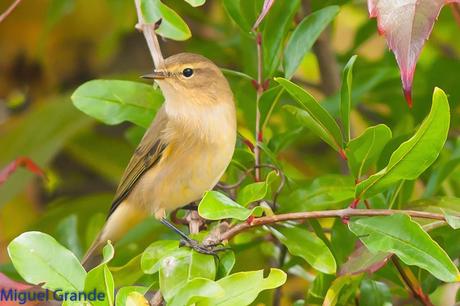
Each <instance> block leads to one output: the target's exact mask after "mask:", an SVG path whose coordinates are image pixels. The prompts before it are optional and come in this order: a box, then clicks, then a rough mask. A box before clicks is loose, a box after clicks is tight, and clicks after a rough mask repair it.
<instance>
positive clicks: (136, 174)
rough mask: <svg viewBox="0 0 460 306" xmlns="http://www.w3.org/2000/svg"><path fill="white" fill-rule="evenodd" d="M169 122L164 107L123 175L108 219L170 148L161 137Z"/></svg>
mask: <svg viewBox="0 0 460 306" xmlns="http://www.w3.org/2000/svg"><path fill="white" fill-rule="evenodd" d="M167 122H168V119H167V116H166V112H165V110H164V107H162V108H160V110H159V111H158V113H157V115H156V117H155V120H154V121H153V123H152V124H151V125H150V127H149V129H148V130H147V131H146V132H145V135H144V137H142V140H141V142H140V144H139V145H138V147H137V149H136V151H135V152H134V154H133V157H131V160H130V161H129V164H128V167H126V169H125V172H124V173H123V176H122V178H121V181H120V184H119V185H118V188H117V192H116V194H115V198H114V200H113V202H112V207H111V208H110V211H109V214H108V216H107V218H108V217H110V215H111V214H112V213H113V212H114V211H115V210H116V209H117V207H118V206H119V205H120V204H121V203H122V202H123V200H125V199H126V197H127V196H128V195H129V193H130V192H131V191H132V190H133V188H134V186H135V185H136V183H137V182H138V181H139V179H140V178H141V177H142V175H144V173H145V172H146V171H147V170H148V169H150V168H152V167H154V166H155V165H156V164H157V163H158V162H159V161H160V159H161V157H162V154H163V152H164V150H165V148H166V147H167V146H168V144H167V143H166V141H165V140H164V139H163V138H162V137H161V136H162V132H163V130H164V129H165V127H166V124H167Z"/></svg>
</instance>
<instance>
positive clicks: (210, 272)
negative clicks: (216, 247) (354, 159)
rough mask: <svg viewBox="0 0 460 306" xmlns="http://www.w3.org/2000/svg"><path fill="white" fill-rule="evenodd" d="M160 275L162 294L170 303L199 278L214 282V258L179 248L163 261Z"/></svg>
mask: <svg viewBox="0 0 460 306" xmlns="http://www.w3.org/2000/svg"><path fill="white" fill-rule="evenodd" d="M159 275H160V291H161V294H162V295H163V297H164V299H165V300H166V301H167V302H170V301H171V300H172V299H173V298H174V296H176V295H177V293H178V292H179V291H180V289H181V288H182V287H183V286H184V285H185V284H186V283H187V282H188V281H190V280H192V279H194V278H197V277H198V278H207V279H211V280H214V278H215V276H216V266H215V262H214V257H213V256H211V255H205V254H200V253H197V252H195V251H193V250H190V249H184V248H179V249H176V250H174V251H173V252H171V253H170V254H169V255H168V256H166V257H164V258H163V259H161V263H160V274H159Z"/></svg>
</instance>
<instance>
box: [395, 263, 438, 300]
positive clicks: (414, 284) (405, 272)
mask: <svg viewBox="0 0 460 306" xmlns="http://www.w3.org/2000/svg"><path fill="white" fill-rule="evenodd" d="M391 261H392V262H393V264H394V265H395V267H396V269H397V270H398V272H399V274H400V275H401V278H402V280H403V281H404V283H405V284H406V285H407V287H408V288H409V290H410V291H411V292H412V294H413V296H414V297H415V298H416V299H417V300H419V301H420V302H421V303H422V304H423V305H425V306H433V303H431V300H430V297H429V296H428V295H426V294H425V292H423V289H422V287H421V286H420V284H419V283H418V280H417V278H416V277H415V275H414V274H413V273H412V271H410V270H409V269H404V267H403V266H401V263H400V262H399V260H398V259H397V258H396V256H392V257H391Z"/></svg>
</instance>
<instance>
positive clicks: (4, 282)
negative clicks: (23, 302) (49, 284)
mask: <svg viewBox="0 0 460 306" xmlns="http://www.w3.org/2000/svg"><path fill="white" fill-rule="evenodd" d="M0 289H4V290H5V291H6V292H8V290H10V289H12V290H16V291H18V292H31V294H32V293H33V292H43V289H41V288H40V287H38V286H33V285H29V284H23V283H19V282H17V281H14V280H11V279H9V278H8V277H7V276H6V275H5V274H3V273H0ZM18 303H19V301H18V300H9V301H7V300H5V301H1V302H0V305H1V306H16V305H18ZM27 305H30V306H32V305H38V302H33V301H28V302H27Z"/></svg>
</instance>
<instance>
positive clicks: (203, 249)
mask: <svg viewBox="0 0 460 306" xmlns="http://www.w3.org/2000/svg"><path fill="white" fill-rule="evenodd" d="M180 246H181V247H183V246H185V247H189V248H191V249H193V250H195V251H196V252H198V253H201V254H206V255H212V256H217V253H218V252H223V251H227V250H228V249H229V248H226V247H217V245H216V244H214V245H204V244H202V243H199V242H198V241H196V240H193V239H190V240H185V239H183V240H181V241H180Z"/></svg>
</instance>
